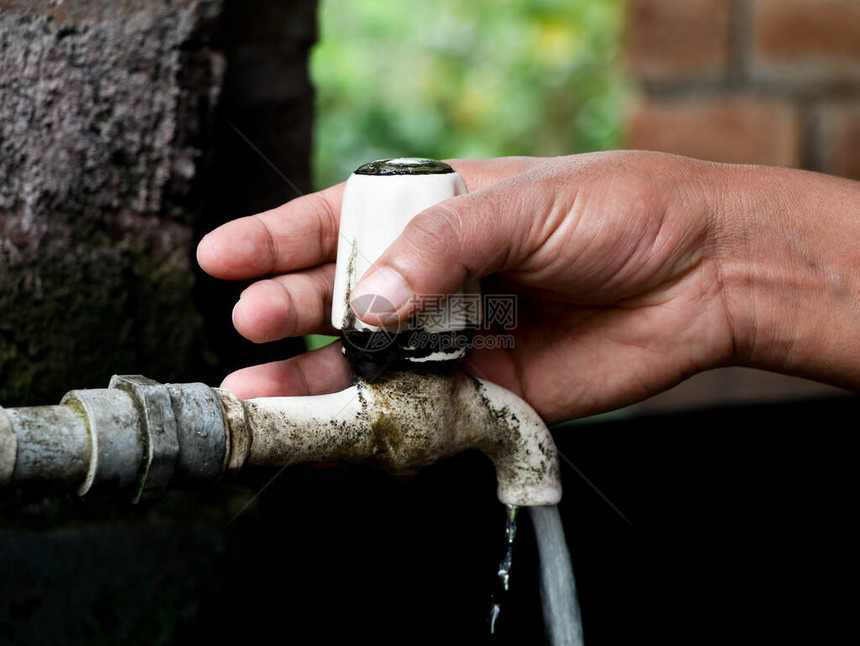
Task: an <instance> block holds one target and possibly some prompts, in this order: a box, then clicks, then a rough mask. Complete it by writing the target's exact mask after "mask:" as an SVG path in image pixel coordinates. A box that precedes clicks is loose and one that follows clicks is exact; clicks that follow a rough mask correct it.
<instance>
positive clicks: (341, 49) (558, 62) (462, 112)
mask: <svg viewBox="0 0 860 646" xmlns="http://www.w3.org/2000/svg"><path fill="white" fill-rule="evenodd" d="M623 9H624V2H623V0H575V1H572V0H431V1H429V2H411V1H409V0H321V6H320V41H319V44H318V45H317V47H316V48H315V50H314V52H313V55H312V60H311V74H312V77H313V80H314V83H315V85H316V90H317V125H316V133H315V146H314V148H315V151H314V177H315V180H314V181H315V184H316V185H317V187H318V188H321V187H323V186H328V185H330V184H332V183H335V182H338V181H341V180H343V179H345V178H346V177H347V176H348V175H349V173H350V172H351V171H353V170H354V169H355V168H356V167H358V166H359V165H361V164H363V163H364V162H367V161H370V160H373V159H379V158H383V157H399V156H420V157H432V158H437V159H438V158H447V157H494V156H499V155H542V156H543V155H562V154H568V153H574V152H583V151H588V150H602V149H605V148H611V147H613V146H615V145H618V133H619V129H620V127H621V119H622V111H623V109H624V97H625V88H624V83H623V80H622V75H621V74H620V72H619V70H618V68H617V66H616V65H615V58H616V54H617V51H618V44H619V40H620V35H621V29H622V21H623Z"/></svg>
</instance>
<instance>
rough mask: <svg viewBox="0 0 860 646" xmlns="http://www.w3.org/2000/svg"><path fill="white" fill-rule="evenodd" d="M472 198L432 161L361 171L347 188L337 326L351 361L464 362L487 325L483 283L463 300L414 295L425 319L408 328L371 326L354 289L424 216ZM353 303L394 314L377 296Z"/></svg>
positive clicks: (399, 161) (388, 162)
mask: <svg viewBox="0 0 860 646" xmlns="http://www.w3.org/2000/svg"><path fill="white" fill-rule="evenodd" d="M466 192H467V189H466V184H465V182H464V181H463V178H462V177H461V176H460V175H459V173H457V172H456V171H455V170H454V169H453V168H451V166H449V165H448V164H446V163H444V162H441V161H436V160H432V159H424V158H418V157H402V158H396V159H380V160H377V161H374V162H370V163H367V164H364V165H363V166H361V167H359V168H358V169H357V170H356V171H355V172H354V173H353V174H352V175H350V177H349V179H348V180H347V182H346V188H345V190H344V195H343V205H342V207H341V217H340V240H339V242H338V251H337V268H336V270H335V282H334V298H333V302H332V325H333V326H334V327H335V328H336V329H339V330H341V333H342V336H343V338H344V352H345V354H346V355H347V356H351V357H358V358H360V359H362V360H368V359H369V360H371V361H372V362H373V363H382V364H390V363H392V362H393V361H397V360H403V361H406V362H422V363H423V362H451V361H457V360H459V359H462V358H463V357H465V355H466V351H467V347H468V345H469V344H468V340H469V335H470V334H471V330H472V329H474V328H475V327H477V325H478V324H479V323H480V321H481V295H480V286H479V284H478V281H469V282H468V283H467V284H465V285H464V286H463V287H462V288H461V289H460V290H459V291H458V292H457V293H454V294H449V295H443V294H416V295H413V298H415V299H420V301H421V303H420V307H421V309H420V311H419V312H418V313H417V314H416V316H415V317H413V319H412V320H411V321H410V322H408V323H403V324H400V325H393V326H385V327H382V326H373V325H368V324H366V323H364V322H363V321H361V320H360V319H358V318H357V317H356V316H355V314H354V312H353V310H352V308H351V306H350V304H351V300H352V299H351V294H352V289H353V287H354V286H355V284H356V283H357V282H358V281H359V280H360V279H361V277H362V276H363V275H364V273H365V272H366V271H367V270H368V269H370V268H371V267H372V266H373V264H374V263H375V262H376V261H377V260H378V259H379V257H380V256H381V255H382V253H383V251H385V249H387V248H388V247H389V246H390V245H391V243H393V242H394V240H395V239H396V238H397V237H398V236H399V235H400V234H401V233H402V232H403V230H404V229H405V228H406V225H407V224H409V221H410V220H412V218H413V217H415V216H416V215H418V214H419V213H420V212H421V211H423V210H425V209H427V208H429V207H431V206H433V205H434V204H437V203H439V202H441V201H443V200H446V199H448V198H451V197H455V196H457V195H464V194H465V193H466ZM360 299H363V300H367V301H368V302H366V303H364V302H361V303H355V304H354V305H357V306H358V307H360V308H363V309H365V310H369V311H388V310H389V309H390V307H385V306H386V305H388V304H387V303H385V302H384V301H383V300H382V297H381V296H378V295H372V294H368V295H363V296H361V297H360Z"/></svg>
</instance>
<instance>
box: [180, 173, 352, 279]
mask: <svg viewBox="0 0 860 646" xmlns="http://www.w3.org/2000/svg"><path fill="white" fill-rule="evenodd" d="M343 187H344V184H343V183H340V184H337V185H335V186H332V187H330V188H327V189H325V190H322V191H319V192H317V193H311V194H310V195H303V196H301V197H297V198H296V199H294V200H290V201H289V202H287V203H286V204H282V205H281V206H279V207H276V208H274V209H270V210H269V211H264V212H263V213H258V214H256V215H249V216H247V217H243V218H239V219H237V220H233V221H231V222H228V223H226V224H224V225H222V226H220V227H218V228H217V229H215V230H214V231H212V232H210V233H209V234H207V235H206V236H204V238H203V239H202V240H201V241H200V244H199V245H198V247H197V262H198V263H199V264H200V267H201V269H203V271H205V272H206V273H208V274H211V275H212V276H215V277H216V278H226V279H230V280H243V279H248V278H256V277H258V276H265V275H267V274H275V273H284V272H289V271H295V270H297V269H305V268H308V267H315V266H317V265H321V264H323V263H326V262H331V261H332V260H334V259H335V256H336V252H337V238H338V227H339V223H340V204H341V199H342V197H343Z"/></svg>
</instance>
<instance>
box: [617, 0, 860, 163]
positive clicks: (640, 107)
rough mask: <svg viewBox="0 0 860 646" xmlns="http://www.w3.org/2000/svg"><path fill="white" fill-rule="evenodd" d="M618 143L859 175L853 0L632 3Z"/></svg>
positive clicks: (857, 24)
mask: <svg viewBox="0 0 860 646" xmlns="http://www.w3.org/2000/svg"><path fill="white" fill-rule="evenodd" d="M629 12H630V13H629V20H628V25H627V34H626V52H625V53H626V56H625V58H626V66H627V69H628V70H629V71H630V73H631V76H632V77H633V79H634V80H635V81H636V82H637V84H638V87H639V89H640V94H639V98H638V100H637V102H636V104H635V106H634V108H633V111H632V114H631V115H630V122H629V130H628V138H627V145H628V147H630V148H643V149H657V150H666V151H670V152H676V153H679V154H686V155H691V156H695V157H700V158H704V159H711V160H715V161H725V162H738V163H759V164H769V165H778V166H791V167H797V168H808V169H811V170H818V171H822V172H827V173H832V174H837V175H842V176H846V177H851V178H854V179H860V1H858V0H685V1H684V2H677V1H675V0H630V5H629Z"/></svg>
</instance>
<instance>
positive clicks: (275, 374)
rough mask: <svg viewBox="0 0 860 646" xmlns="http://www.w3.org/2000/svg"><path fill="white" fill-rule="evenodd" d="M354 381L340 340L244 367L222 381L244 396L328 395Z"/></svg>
mask: <svg viewBox="0 0 860 646" xmlns="http://www.w3.org/2000/svg"><path fill="white" fill-rule="evenodd" d="M351 380H352V373H351V371H350V368H349V363H348V362H347V360H346V359H345V358H344V357H343V354H342V353H341V345H340V342H336V343H332V344H331V345H327V346H326V347H324V348H320V349H319V350H314V351H313V352H306V353H305V354H302V355H299V356H297V357H293V358H292V359H287V360H285V361H274V362H272V363H264V364H262V365H259V366H253V367H250V368H242V369H241V370H237V371H236V372H234V373H231V374H229V375H227V377H226V378H225V379H224V381H223V382H222V383H221V388H226V389H227V390H229V391H230V392H232V393H233V394H234V395H236V396H237V397H239V398H240V399H250V398H253V397H284V396H288V397H292V396H305V395H325V394H328V393H334V392H338V391H341V390H343V389H344V388H346V387H348V386H349V384H350V382H351Z"/></svg>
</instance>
